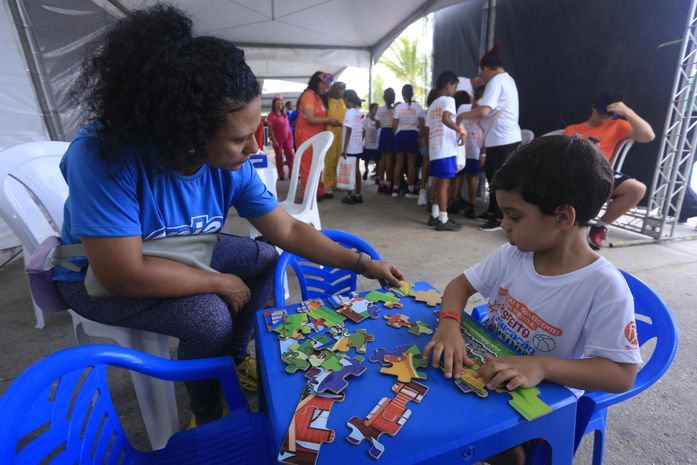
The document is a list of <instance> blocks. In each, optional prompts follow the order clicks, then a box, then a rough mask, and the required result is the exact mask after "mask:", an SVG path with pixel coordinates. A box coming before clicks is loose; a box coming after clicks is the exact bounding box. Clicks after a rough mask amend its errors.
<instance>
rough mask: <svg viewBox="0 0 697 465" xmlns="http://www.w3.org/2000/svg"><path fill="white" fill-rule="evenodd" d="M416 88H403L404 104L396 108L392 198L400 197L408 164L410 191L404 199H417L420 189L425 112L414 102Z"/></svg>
mask: <svg viewBox="0 0 697 465" xmlns="http://www.w3.org/2000/svg"><path fill="white" fill-rule="evenodd" d="M413 97H414V88H413V87H412V86H411V84H404V86H402V98H403V99H404V102H403V103H398V104H397V105H396V106H395V107H394V116H393V120H392V128H393V130H394V147H395V162H394V173H393V175H392V183H393V185H392V197H399V184H400V182H401V181H402V172H403V170H404V165H405V163H406V167H407V185H408V190H407V192H406V193H405V194H404V197H406V198H408V199H416V198H418V197H419V189H418V187H417V186H416V154H417V153H418V152H419V141H420V140H421V138H422V137H423V126H424V110H423V108H421V105H419V103H418V102H415V101H414V100H413Z"/></svg>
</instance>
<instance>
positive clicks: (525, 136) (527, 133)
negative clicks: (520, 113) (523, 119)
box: [520, 129, 535, 145]
mask: <svg viewBox="0 0 697 465" xmlns="http://www.w3.org/2000/svg"><path fill="white" fill-rule="evenodd" d="M520 137H521V140H520V145H525V144H527V143H528V142H530V141H531V140H533V139H534V138H535V133H534V132H532V131H531V130H530V129H521V130H520Z"/></svg>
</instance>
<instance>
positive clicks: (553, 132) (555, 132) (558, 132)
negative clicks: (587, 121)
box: [542, 129, 564, 137]
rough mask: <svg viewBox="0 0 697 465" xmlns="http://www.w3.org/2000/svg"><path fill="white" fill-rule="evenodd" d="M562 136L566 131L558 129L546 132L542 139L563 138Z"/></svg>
mask: <svg viewBox="0 0 697 465" xmlns="http://www.w3.org/2000/svg"><path fill="white" fill-rule="evenodd" d="M562 134H564V130H563V129H557V130H556V131H549V132H545V133H544V134H542V137H545V136H561V135H562Z"/></svg>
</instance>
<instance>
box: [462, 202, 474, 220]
mask: <svg viewBox="0 0 697 465" xmlns="http://www.w3.org/2000/svg"><path fill="white" fill-rule="evenodd" d="M464 215H465V216H466V217H467V218H474V207H473V206H472V205H470V206H469V207H467V208H465V213H464Z"/></svg>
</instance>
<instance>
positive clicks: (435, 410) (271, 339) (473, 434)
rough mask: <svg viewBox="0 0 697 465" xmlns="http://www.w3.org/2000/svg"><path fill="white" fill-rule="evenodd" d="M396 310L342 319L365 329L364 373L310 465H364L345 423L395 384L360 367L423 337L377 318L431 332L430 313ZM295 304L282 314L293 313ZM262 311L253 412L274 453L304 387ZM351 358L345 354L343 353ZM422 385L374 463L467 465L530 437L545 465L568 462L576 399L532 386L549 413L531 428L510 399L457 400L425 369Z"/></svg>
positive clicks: (409, 302)
mask: <svg viewBox="0 0 697 465" xmlns="http://www.w3.org/2000/svg"><path fill="white" fill-rule="evenodd" d="M415 287H416V288H417V289H428V288H430V287H431V286H430V285H429V284H428V283H423V282H422V283H417V284H416V285H415ZM402 303H403V304H404V308H402V309H388V308H383V309H381V311H380V318H379V319H376V320H373V319H370V318H368V319H366V320H364V321H363V322H361V323H359V324H355V323H353V322H351V321H349V320H346V323H345V324H346V326H347V327H348V328H349V330H350V331H351V332H353V331H354V330H355V329H357V328H365V329H366V330H367V331H368V333H370V334H373V335H374V336H375V341H374V342H370V343H368V346H367V352H366V353H365V354H363V355H364V358H365V365H366V366H367V367H368V369H367V371H366V372H365V373H363V375H361V376H359V377H349V378H348V381H349V386H348V387H347V388H346V390H345V391H344V393H345V394H346V398H345V400H344V401H343V402H335V403H334V405H333V407H332V410H331V414H330V416H329V422H328V426H329V427H330V428H332V429H333V430H334V431H335V433H336V437H335V439H334V442H332V443H326V444H323V445H322V448H321V450H320V453H319V459H318V461H317V463H318V465H321V464H337V463H349V462H352V461H355V462H354V463H370V462H372V461H373V460H372V459H371V458H370V457H369V456H368V448H369V445H370V444H369V442H368V441H363V442H362V443H361V444H360V445H358V446H354V445H351V444H349V443H348V442H347V441H346V436H347V435H348V434H349V433H350V428H349V427H348V426H346V422H347V421H348V420H349V419H350V418H351V417H353V416H357V417H359V418H364V417H365V416H366V415H367V414H368V413H369V412H370V411H371V410H372V409H373V407H374V406H375V405H376V404H377V403H378V401H379V400H380V399H381V398H382V397H388V398H392V397H394V393H393V392H392V390H391V387H392V385H393V384H394V383H395V382H396V380H397V379H396V377H394V376H391V375H385V374H381V373H380V372H379V370H380V365H379V364H377V363H371V362H369V361H368V356H370V355H372V354H373V353H374V351H375V349H377V348H380V347H384V348H387V349H388V350H389V349H393V348H394V347H395V346H397V345H401V344H414V343H415V344H417V345H418V346H419V348H420V349H423V347H424V346H425V345H426V343H427V342H428V341H429V340H430V338H431V336H429V335H421V336H414V335H412V334H409V333H408V332H407V328H400V329H395V328H392V327H390V326H387V324H386V321H387V320H385V319H384V318H383V315H385V314H388V315H392V314H395V313H402V314H405V315H408V316H409V318H410V320H411V321H418V320H420V321H425V322H428V323H429V325H430V327H431V328H432V329H434V330H435V328H436V326H437V324H436V316H435V315H434V313H433V310H434V308H432V307H428V306H427V305H426V304H424V303H420V302H416V301H415V300H414V299H413V298H410V297H407V298H402ZM297 307H298V305H297V304H296V305H289V306H287V307H285V308H286V309H287V310H288V313H289V314H290V313H295V310H296V309H297ZM263 313H264V312H263V311H260V312H258V313H257V316H256V331H257V336H256V344H257V357H258V359H259V370H260V371H259V374H260V375H261V376H260V377H261V384H262V386H260V396H261V399H260V408H261V409H262V410H263V411H265V412H266V413H267V415H268V416H269V419H270V422H271V425H272V429H273V437H274V443H275V444H276V451H275V452H276V453H277V452H278V449H279V448H280V445H281V443H282V441H283V438H284V437H285V434H286V431H287V429H288V425H289V424H290V421H291V419H292V417H293V413H294V412H295V407H296V405H297V403H298V401H299V400H300V395H301V393H302V391H303V387H304V386H305V382H306V379H305V377H304V372H302V371H298V372H296V373H295V374H292V375H291V374H288V373H286V372H285V364H284V363H283V362H282V361H281V355H280V349H279V344H278V337H277V334H276V333H273V332H268V331H267V330H266V325H265V323H264V317H263ZM349 354H350V355H354V354H355V352H354V350H353V349H351V350H350V352H349ZM421 371H424V372H426V374H427V375H428V379H426V380H424V381H420V382H421V383H423V384H425V385H427V386H428V388H429V390H428V393H427V394H426V395H425V396H424V398H423V400H422V401H421V403H418V404H417V403H414V402H409V403H408V404H407V407H408V408H410V409H411V411H412V414H411V418H409V420H408V421H407V422H406V424H405V425H404V427H403V428H402V429H401V431H400V432H399V433H398V434H397V435H396V436H395V437H392V436H389V435H387V434H383V435H382V436H381V437H380V442H381V443H382V444H384V446H385V452H384V454H383V455H382V457H381V458H380V459H379V460H377V461H375V463H376V464H381V465H385V464H410V463H455V462H456V461H457V462H458V463H463V464H470V463H475V462H477V461H478V460H482V459H485V458H487V457H490V456H492V455H494V454H496V453H498V452H501V451H503V450H506V449H508V448H511V447H513V446H515V445H517V444H520V443H522V442H524V441H527V440H529V439H533V438H543V439H545V440H546V441H547V442H548V443H550V445H551V447H552V463H553V464H571V463H572V459H573V444H574V427H575V420H576V396H575V395H574V394H573V393H572V392H571V391H569V390H568V389H566V388H564V387H563V386H560V385H557V384H553V383H548V382H543V383H542V384H540V385H539V386H538V388H539V389H540V392H541V394H540V398H541V399H542V400H543V401H545V402H546V403H547V404H548V405H549V406H550V407H552V409H553V412H552V413H549V414H548V415H545V416H543V417H541V418H538V419H537V420H534V421H532V422H528V421H526V420H525V419H524V418H522V417H521V416H520V415H519V414H518V413H517V412H516V411H515V410H513V408H511V407H510V406H509V405H508V401H509V400H510V396H509V395H508V394H505V393H502V394H497V393H495V392H491V393H490V394H489V397H487V398H485V399H480V398H479V397H477V396H476V395H475V394H474V393H470V394H463V393H462V392H461V391H459V390H458V389H457V387H456V386H455V385H454V383H453V381H452V380H448V379H446V378H445V377H444V376H443V374H442V372H441V371H440V370H437V369H434V368H432V367H430V366H429V368H427V369H423V370H421Z"/></svg>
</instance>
